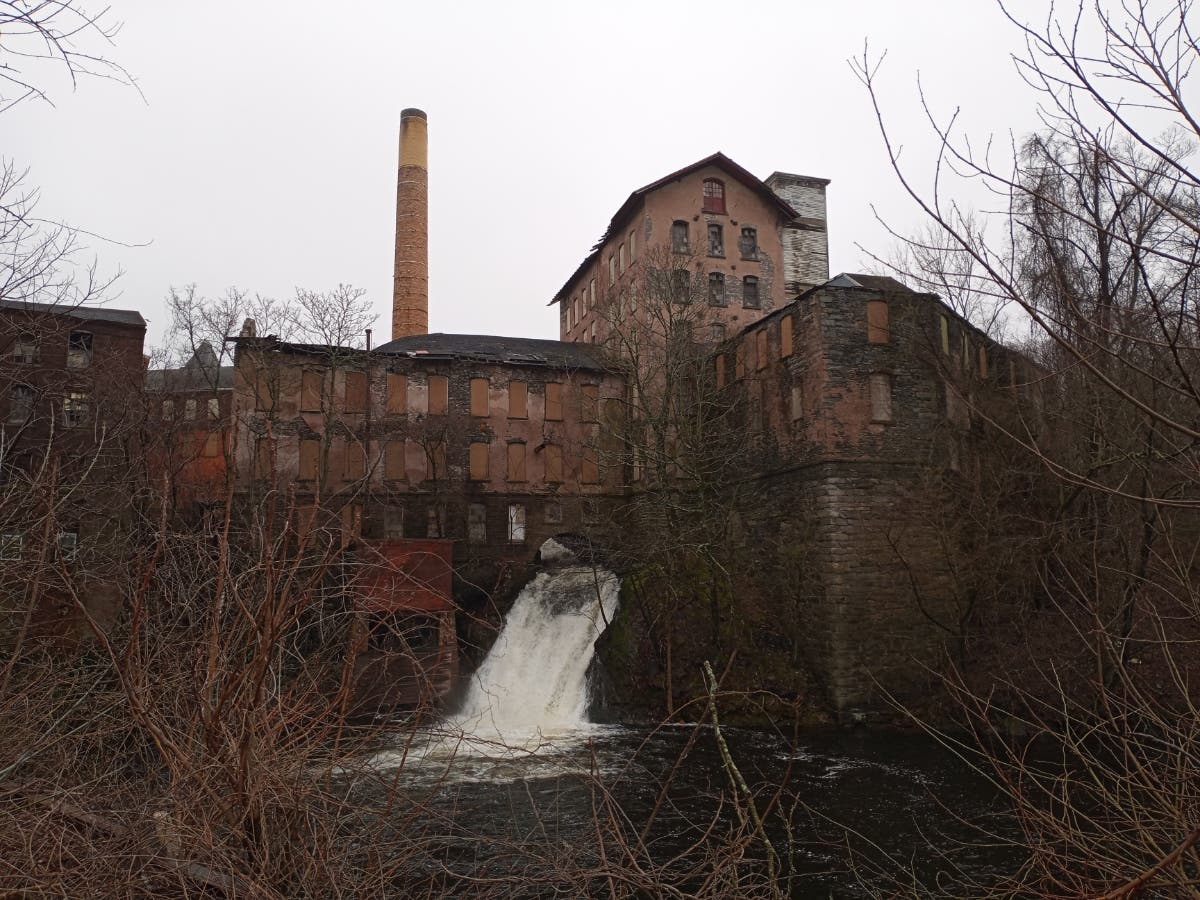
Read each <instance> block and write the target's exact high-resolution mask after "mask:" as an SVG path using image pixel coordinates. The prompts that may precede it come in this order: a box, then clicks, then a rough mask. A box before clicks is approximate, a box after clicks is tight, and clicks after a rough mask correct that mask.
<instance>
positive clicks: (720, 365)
mask: <svg viewBox="0 0 1200 900" xmlns="http://www.w3.org/2000/svg"><path fill="white" fill-rule="evenodd" d="M723 387H725V354H724V353H718V354H717V389H718V390H720V389H721V388H723Z"/></svg>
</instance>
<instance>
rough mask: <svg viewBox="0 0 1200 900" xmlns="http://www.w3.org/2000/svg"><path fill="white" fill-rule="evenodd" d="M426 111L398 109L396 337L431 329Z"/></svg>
mask: <svg viewBox="0 0 1200 900" xmlns="http://www.w3.org/2000/svg"><path fill="white" fill-rule="evenodd" d="M428 148H429V137H428V125H427V122H426V117H425V113H424V112H422V111H421V110H419V109H406V110H403V111H402V112H401V113H400V169H399V172H398V174H397V177H396V269H395V282H394V285H393V288H392V340H395V339H396V338H401V337H408V336H409V335H411V334H428V333H429V170H428Z"/></svg>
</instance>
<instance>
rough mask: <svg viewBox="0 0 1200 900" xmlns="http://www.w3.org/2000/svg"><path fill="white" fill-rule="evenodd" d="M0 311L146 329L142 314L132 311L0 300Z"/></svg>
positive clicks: (67, 304)
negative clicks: (47, 315) (45, 314)
mask: <svg viewBox="0 0 1200 900" xmlns="http://www.w3.org/2000/svg"><path fill="white" fill-rule="evenodd" d="M0 309H7V310H13V311H14V312H27V313H52V314H53V315H56V316H68V317H70V318H72V319H78V320H79V321H81V322H116V323H118V324H121V325H136V326H139V327H141V328H145V327H146V320H145V319H143V318H142V314H141V313H139V312H137V311H136V310H132V309H109V308H107V307H104V306H72V305H71V304H69V303H32V302H28V301H25V300H0Z"/></svg>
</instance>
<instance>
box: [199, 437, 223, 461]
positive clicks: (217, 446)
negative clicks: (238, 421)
mask: <svg viewBox="0 0 1200 900" xmlns="http://www.w3.org/2000/svg"><path fill="white" fill-rule="evenodd" d="M224 451H225V447H224V442H223V441H222V440H221V432H219V431H210V432H209V433H208V434H207V435H206V436H205V438H204V449H203V451H202V453H203V454H204V455H205V456H208V457H213V456H220V455H221V454H222V453H223V452H224Z"/></svg>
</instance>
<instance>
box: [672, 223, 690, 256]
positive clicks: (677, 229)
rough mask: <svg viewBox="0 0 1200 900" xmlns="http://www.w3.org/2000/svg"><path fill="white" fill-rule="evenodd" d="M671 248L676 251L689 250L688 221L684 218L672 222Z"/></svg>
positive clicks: (683, 251) (685, 251)
mask: <svg viewBox="0 0 1200 900" xmlns="http://www.w3.org/2000/svg"><path fill="white" fill-rule="evenodd" d="M671 250H672V251H674V252H675V253H687V252H688V223H687V222H685V221H683V220H682V219H676V220H675V221H674V222H672V223H671Z"/></svg>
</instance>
